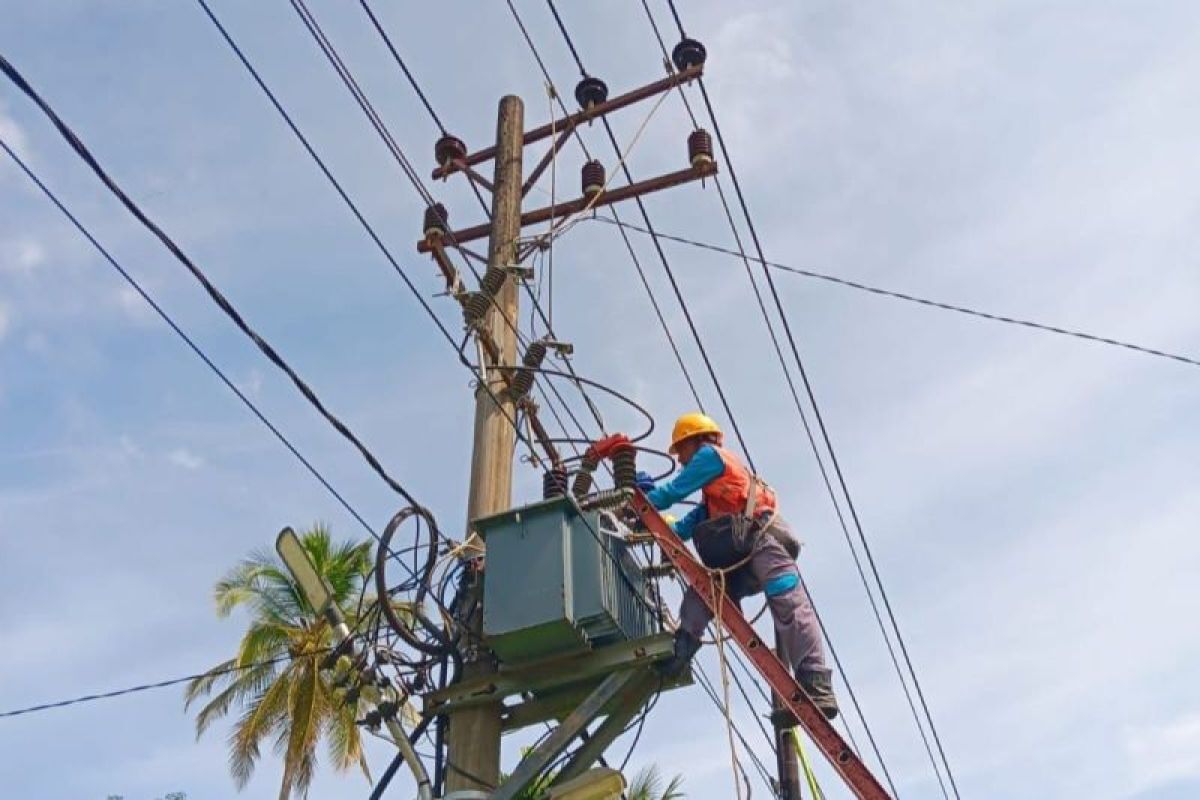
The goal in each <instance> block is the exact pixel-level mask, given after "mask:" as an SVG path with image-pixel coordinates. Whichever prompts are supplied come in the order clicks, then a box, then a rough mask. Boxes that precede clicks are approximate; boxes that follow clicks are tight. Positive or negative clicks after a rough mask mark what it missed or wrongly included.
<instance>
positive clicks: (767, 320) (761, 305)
mask: <svg viewBox="0 0 1200 800" xmlns="http://www.w3.org/2000/svg"><path fill="white" fill-rule="evenodd" d="M642 8H643V10H644V11H645V12H646V18H647V19H648V20H649V22H650V28H651V30H652V31H653V33H654V38H655V40H656V41H657V42H658V46H659V49H660V51H661V52H662V55H663V64H664V65H665V66H666V67H667V69H668V70H670V69H672V60H671V56H670V54H669V53H668V52H667V46H666V42H665V41H664V39H663V36H662V32H661V31H660V30H659V27H658V22H657V21H656V20H655V18H654V14H653V12H651V10H650V5H649V3H648V2H647V0H642ZM678 89H679V97H680V99H681V100H682V101H683V105H684V108H685V109H686V110H687V114H688V117H689V118H690V119H691V121H692V126H693V127H694V128H697V129H699V121H698V120H697V118H696V114H695V112H694V111H693V110H692V105H691V103H690V102H689V101H688V98H687V94H686V92H684V90H683V86H682V85H680V86H679V87H678ZM713 182H714V183H715V184H716V187H717V196H718V197H719V198H720V201H721V208H722V209H723V211H724V213H725V219H726V221H727V222H728V223H729V229H730V231H731V232H732V233H733V239H734V242H735V243H736V244H737V248H738V249H737V253H736V255H739V256H740V257H741V260H742V264H743V265H744V266H745V268H746V277H747V279H748V280H749V281H750V287H751V288H752V289H753V290H754V298H755V301H756V302H757V303H758V309H759V313H760V315H761V316H762V319H763V323H764V324H765V325H766V328H767V334H768V335H769V337H770V339H771V346H772V348H773V349H774V351H775V356H776V358H777V359H778V361H779V367H780V369H781V370H783V377H784V380H785V382H786V383H787V386H788V390H789V392H790V394H791V397H792V402H793V404H794V405H795V408H796V413H797V414H798V415H799V417H800V423H801V426H802V427H803V430H804V434H805V437H806V438H807V440H808V443H809V447H810V448H811V449H812V453H813V457H814V458H815V459H816V461H817V467H818V469H819V470H820V473H821V479H822V481H823V482H824V485H825V488H826V491H827V493H828V495H829V499H830V501H831V502H832V503H833V508H834V513H835V514H836V516H837V519H838V523H839V524H840V526H841V529H842V533H843V535H844V536H845V539H846V543H847V545H848V546H849V547H850V553H851V555H852V556H853V558H854V563H855V567H856V568H857V570H858V574H859V577H860V579H861V580H862V583H863V588H864V589H866V592H867V599H868V600H869V601H870V605H871V608H872V610H873V612H874V614H875V619H876V622H877V623H878V625H879V629H880V632H882V633H883V636H884V641H885V642H886V643H887V644H888V650H889V653H890V655H891V659H892V664H893V666H894V667H895V669H896V674H897V676H899V677H900V685H901V687H902V688H903V689H904V693H905V696H906V698H907V699H908V704H909V708H910V709H911V711H912V714H913V717H914V719H917V710H916V707H915V705H914V704H913V701H912V698H911V696H910V695H909V693H908V689H907V686H905V684H904V678H903V675H902V673H901V670H900V664H899V662H898V660H897V658H896V655H895V653H894V652H893V651H892V649H891V643H890V642H889V641H888V638H887V633H886V631H885V629H884V624H883V619H882V617H881V616H880V613H879V609H878V607H877V605H876V603H875V599H874V597H873V596H872V594H871V590H870V588H869V586H868V583H867V578H866V575H865V573H864V572H863V568H862V564H861V562H860V560H859V558H858V554H857V552H856V551H855V549H854V544H853V542H852V541H851V538H850V531H849V528H848V527H847V525H846V519H845V516H844V515H843V514H842V509H841V506H840V504H839V503H838V500H837V495H836V492H835V491H834V489H833V483H832V482H831V480H830V477H829V472H828V470H827V469H826V468H825V462H824V459H822V457H821V451H820V448H819V447H818V446H817V441H816V438H815V437H814V435H813V430H812V426H811V425H810V424H809V422H808V416H807V414H805V411H804V405H803V403H801V401H800V394H799V392H798V390H797V388H796V383H795V381H794V380H793V378H792V374H791V372H790V371H789V370H788V366H787V360H786V359H785V358H784V355H783V348H782V347H781V346H780V343H779V337H778V336H777V335H776V333H775V326H774V324H773V323H772V322H771V317H770V314H769V313H768V312H767V306H766V303H765V302H764V300H763V296H762V292H761V291H760V290H759V287H758V282H757V281H756V280H755V279H754V272H753V270H752V269H751V267H750V259H749V257H748V256H747V254H746V248H745V246H744V245H743V244H742V236H741V232H740V231H739V230H738V226H737V223H736V222H735V221H734V218H733V212H732V210H731V209H730V207H729V200H728V198H727V197H726V195H725V187H724V183H723V182H722V180H721V176H720V175H716V176H714V180H713ZM594 218H596V219H603V218H600V217H594ZM604 221H605V222H608V221H609V220H608V219H604ZM616 222H617V224H620V223H619V221H616ZM632 227H634V228H635V229H637V230H642V231H643V232H645V233H649V234H650V235H651V236H653V235H654V232H653V231H652V230H650V229H641V228H637V226H632ZM805 591H806V592H807V591H808V590H807V587H806V588H805ZM809 602H810V603H811V604H812V606H813V614H814V616H816V618H817V623H818V624H819V625H820V628H821V634H822V636H823V637H824V639H825V642H826V644H827V645H828V646H829V652H830V655H831V657H832V658H833V662H834V666H835V668H836V669H837V672H838V674H839V675H840V676H841V678H842V682H843V683H845V684H846V690H847V692H848V693H849V694H850V699H851V701H852V703H853V706H854V710H855V712H856V713H857V715H858V719H859V722H860V723H861V724H862V726H863V730H864V731H865V732H866V734H867V739H868V741H869V742H870V744H871V748H872V750H873V751H874V753H875V757H876V758H877V759H878V761H879V766H880V768H881V769H882V770H883V774H884V777H885V778H886V779H887V781H888V785H889V786H891V788H892V793H893V794H896V788H895V784H894V783H893V782H892V776H891V774H890V772H889V770H888V767H887V763H886V762H885V761H884V758H883V754H882V752H880V750H879V746H878V744H877V743H876V740H875V736H874V733H873V732H872V731H871V726H870V725H869V724H868V723H867V718H866V715H865V714H864V713H863V710H862V706H861V705H860V704H859V702H858V696H857V694H856V693H855V691H854V687H853V685H852V684H851V683H850V678H849V675H848V674H847V673H846V670H845V668H844V667H843V665H842V662H841V659H840V658H839V657H838V655H837V649H836V648H835V647H834V644H833V640H832V639H831V638H830V637H829V632H828V631H827V630H826V628H825V623H824V620H823V619H822V617H821V614H820V611H818V610H817V607H816V603H815V602H814V601H813V600H812V597H811V595H809ZM761 691H762V690H761V687H760V692H761ZM763 694H764V698H765V693H763ZM768 702H770V700H769V699H768ZM917 728H918V730H919V731H920V730H921V726H920V722H919V721H918V722H917ZM846 732H847V734H848V735H850V736H851V738H853V734H851V733H850V730H849V726H847V729H846ZM921 735H922V738H924V732H923V731H922V732H921ZM856 749H857V746H856ZM926 750H927V751H929V748H928V742H926ZM929 756H930V758H931V759H932V758H933V753H932V752H931V751H929ZM935 771H936V767H935Z"/></svg>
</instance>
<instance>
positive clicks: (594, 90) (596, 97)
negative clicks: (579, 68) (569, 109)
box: [575, 76, 608, 111]
mask: <svg viewBox="0 0 1200 800" xmlns="http://www.w3.org/2000/svg"><path fill="white" fill-rule="evenodd" d="M575 99H576V100H578V101H579V107H580V108H582V109H583V110H584V111H589V110H591V108H592V106H595V105H599V104H600V103H603V102H604V101H605V100H607V99H608V85H607V84H606V83H605V82H604V81H602V80H600V79H599V78H593V77H590V76H589V77H587V78H584V79H583V80H581V81H580V82H579V83H578V84H576V86H575Z"/></svg>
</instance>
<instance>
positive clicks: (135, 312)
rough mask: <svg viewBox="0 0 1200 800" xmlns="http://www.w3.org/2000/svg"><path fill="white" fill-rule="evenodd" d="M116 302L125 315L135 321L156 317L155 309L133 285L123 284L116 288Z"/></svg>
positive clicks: (145, 320) (144, 320) (140, 321)
mask: <svg viewBox="0 0 1200 800" xmlns="http://www.w3.org/2000/svg"><path fill="white" fill-rule="evenodd" d="M115 296H116V302H117V306H118V307H120V309H121V311H122V312H124V314H125V316H126V317H128V318H129V319H130V320H132V321H133V322H138V323H143V322H148V321H150V320H151V319H153V317H154V311H153V309H151V308H150V304H149V303H147V302H146V300H145V298H143V297H142V296H141V295H140V294H139V293H138V291H137V290H136V289H134V288H133V287H132V286H122V287H121V288H119V289H117V290H116V294H115Z"/></svg>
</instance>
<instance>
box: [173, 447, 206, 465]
mask: <svg viewBox="0 0 1200 800" xmlns="http://www.w3.org/2000/svg"><path fill="white" fill-rule="evenodd" d="M167 460H168V461H170V462H171V463H172V464H174V465H175V466H177V467H182V468H183V469H193V470H194V469H200V468H201V467H203V466H204V459H203V458H201V457H200V456H198V455H196V454H195V453H193V452H192V451H191V450H188V449H187V448H186V447H177V448H175V449H174V450H172V451H171V452H170V453H168V454H167Z"/></svg>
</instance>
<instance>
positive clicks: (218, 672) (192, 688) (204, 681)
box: [183, 658, 237, 711]
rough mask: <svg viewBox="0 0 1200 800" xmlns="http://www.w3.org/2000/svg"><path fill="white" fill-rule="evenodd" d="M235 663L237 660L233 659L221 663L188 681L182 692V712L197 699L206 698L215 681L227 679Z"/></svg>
mask: <svg viewBox="0 0 1200 800" xmlns="http://www.w3.org/2000/svg"><path fill="white" fill-rule="evenodd" d="M236 663H237V660H236V659H233V658H231V659H229V660H228V661H222V662H221V663H220V664H217V665H216V666H215V667H213V668H212V669H210V670H209V671H208V672H206V673H204V674H203V675H201V676H200V677H199V678H195V679H193V680H191V681H189V682H188V685H187V687H186V688H185V689H184V690H183V710H184V711H187V710H188V708H190V707H191V705H192V703H194V702H195V701H196V700H197V699H198V698H200V697H207V696H208V695H209V694H210V693H211V692H212V690H213V686H215V685H216V683H217V681H219V680H221V679H223V678H228V676H229V675H230V670H232V669H233V667H234V665H235V664H236Z"/></svg>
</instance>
